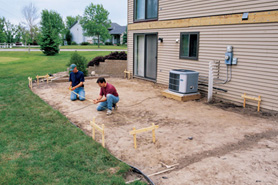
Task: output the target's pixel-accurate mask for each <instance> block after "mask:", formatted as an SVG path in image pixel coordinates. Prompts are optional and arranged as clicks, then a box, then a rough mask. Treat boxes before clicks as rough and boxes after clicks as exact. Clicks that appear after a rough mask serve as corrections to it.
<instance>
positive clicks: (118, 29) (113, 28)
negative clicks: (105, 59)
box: [108, 22, 126, 35]
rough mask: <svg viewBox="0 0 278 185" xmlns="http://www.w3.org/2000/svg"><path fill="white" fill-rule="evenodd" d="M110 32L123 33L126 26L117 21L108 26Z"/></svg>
mask: <svg viewBox="0 0 278 185" xmlns="http://www.w3.org/2000/svg"><path fill="white" fill-rule="evenodd" d="M108 30H109V34H111V35H116V34H119V35H121V34H123V33H124V32H125V31H126V26H120V25H119V24H117V23H113V22H112V23H111V27H110V28H108Z"/></svg>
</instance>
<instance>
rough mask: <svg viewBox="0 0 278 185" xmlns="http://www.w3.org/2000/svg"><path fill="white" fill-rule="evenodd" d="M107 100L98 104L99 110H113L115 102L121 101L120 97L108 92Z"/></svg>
mask: <svg viewBox="0 0 278 185" xmlns="http://www.w3.org/2000/svg"><path fill="white" fill-rule="evenodd" d="M106 98H107V100H106V101H104V102H100V104H99V105H98V106H97V110H98V111H103V110H105V109H109V110H112V106H113V104H116V103H118V102H119V100H120V98H119V97H116V96H114V95H112V94H107V95H106Z"/></svg>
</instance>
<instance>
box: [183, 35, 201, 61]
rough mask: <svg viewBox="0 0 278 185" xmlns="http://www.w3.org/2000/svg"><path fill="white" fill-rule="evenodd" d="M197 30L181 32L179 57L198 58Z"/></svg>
mask: <svg viewBox="0 0 278 185" xmlns="http://www.w3.org/2000/svg"><path fill="white" fill-rule="evenodd" d="M198 51H199V32H187V33H181V36H180V58H184V59H192V60H198Z"/></svg>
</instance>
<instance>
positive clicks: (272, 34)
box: [128, 0, 278, 111]
mask: <svg viewBox="0 0 278 185" xmlns="http://www.w3.org/2000/svg"><path fill="white" fill-rule="evenodd" d="M133 1H134V0H128V24H129V25H128V70H130V71H133V36H134V35H133V34H134V33H157V34H158V37H160V38H163V43H158V55H157V57H158V58H157V83H160V84H165V85H168V79H169V71H170V70H171V69H175V68H182V69H188V70H194V71H198V72H199V73H200V78H199V84H200V83H203V84H207V78H208V69H209V67H208V65H209V62H210V61H220V63H221V64H220V66H221V67H220V76H219V77H220V79H224V80H225V79H226V65H225V64H224V56H225V52H226V47H227V46H228V45H232V46H233V51H234V57H237V58H238V64H237V65H233V66H232V80H231V81H230V82H228V83H226V84H219V85H215V87H218V88H221V89H224V90H227V92H223V91H220V90H214V97H216V98H220V99H226V100H232V101H235V102H238V103H242V102H243V99H242V98H241V95H242V94H243V93H247V95H250V96H259V95H260V96H261V97H262V102H261V107H262V108H265V109H269V110H275V111H278V98H277V97H278V52H277V51H278V44H277V43H278V13H277V11H271V10H277V7H278V1H277V0H231V1H220V0H210V1H202V0H196V1H184V0H171V1H170V0H159V5H158V21H151V22H149V21H146V22H142V23H133V11H134V10H133V7H134V4H133ZM243 12H249V19H248V20H245V21H243V20H241V17H242V13H243ZM250 12H252V13H250ZM181 32H199V33H200V35H199V37H200V40H199V55H198V60H187V59H179V46H180V43H176V39H180V33H181ZM199 89H200V90H204V91H206V90H207V87H206V86H201V85H199ZM248 104H251V105H254V106H256V105H257V103H256V102H253V101H248Z"/></svg>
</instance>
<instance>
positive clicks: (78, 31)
mask: <svg viewBox="0 0 278 185" xmlns="http://www.w3.org/2000/svg"><path fill="white" fill-rule="evenodd" d="M70 33H71V34H72V42H76V43H77V44H81V43H82V42H89V43H91V44H93V43H94V40H96V39H97V37H87V36H84V30H83V28H82V26H81V24H80V23H79V21H76V22H75V23H73V25H72V26H71V27H70Z"/></svg>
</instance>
